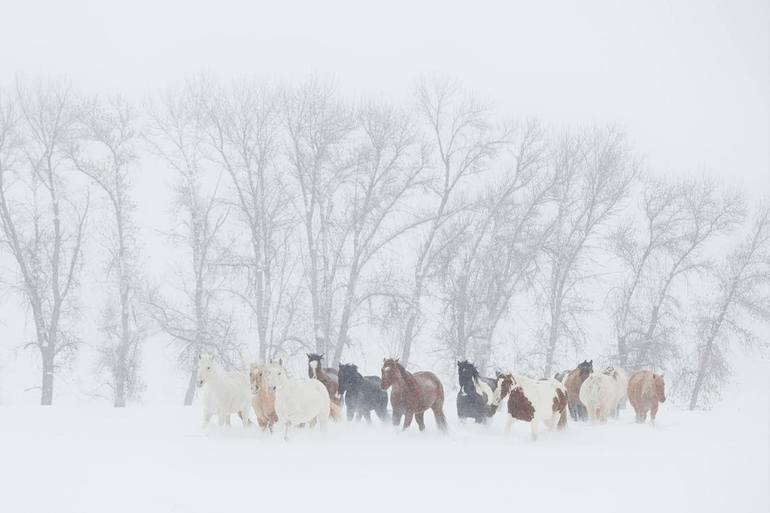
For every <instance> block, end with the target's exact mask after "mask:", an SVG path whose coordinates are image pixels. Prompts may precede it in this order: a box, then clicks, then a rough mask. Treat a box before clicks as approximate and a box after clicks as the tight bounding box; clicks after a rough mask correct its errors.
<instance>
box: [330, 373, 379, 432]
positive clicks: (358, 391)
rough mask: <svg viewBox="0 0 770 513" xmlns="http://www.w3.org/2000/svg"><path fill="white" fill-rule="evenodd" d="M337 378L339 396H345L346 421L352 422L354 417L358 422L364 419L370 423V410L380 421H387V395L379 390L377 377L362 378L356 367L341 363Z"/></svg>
mask: <svg viewBox="0 0 770 513" xmlns="http://www.w3.org/2000/svg"><path fill="white" fill-rule="evenodd" d="M337 376H338V378H339V385H340V388H339V392H340V395H341V396H342V395H344V396H345V406H346V408H347V414H348V421H351V420H353V416H354V415H355V416H357V418H358V420H361V419H362V418H364V419H366V421H367V422H371V420H372V413H371V412H372V410H374V412H375V413H376V414H377V416H378V417H379V418H380V420H382V421H385V420H387V418H388V393H387V392H385V391H384V390H382V389H381V388H380V378H379V377H377V376H366V377H364V376H362V375H361V373H360V372H358V367H356V366H355V365H353V364H352V363H349V364H342V363H341V364H340V367H339V372H338V373H337Z"/></svg>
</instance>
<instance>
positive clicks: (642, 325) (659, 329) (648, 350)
mask: <svg viewBox="0 0 770 513" xmlns="http://www.w3.org/2000/svg"><path fill="white" fill-rule="evenodd" d="M743 215H744V206H743V203H742V201H741V199H740V197H738V196H736V195H734V194H726V193H724V194H723V193H721V192H720V191H718V190H717V188H716V187H715V186H714V185H713V184H711V183H708V182H703V181H701V182H695V181H686V182H683V183H680V184H676V185H673V186H667V185H665V184H663V183H660V182H652V183H650V184H648V185H647V189H646V191H645V194H644V219H645V221H644V226H645V230H644V232H646V233H644V235H637V233H636V232H635V231H634V230H633V229H629V228H628V227H625V228H622V229H621V230H619V231H618V232H617V233H615V234H614V236H613V237H614V239H615V244H614V245H615V248H616V253H617V254H618V255H619V256H620V257H621V261H622V262H623V263H624V264H625V267H626V269H627V271H629V275H630V276H631V277H630V278H629V279H628V280H626V283H624V285H623V287H622V289H621V290H622V293H621V300H620V301H619V303H618V304H619V308H616V314H615V324H616V335H617V341H618V355H617V359H618V361H619V363H620V364H621V365H623V366H628V367H633V368H642V367H645V368H649V367H652V368H663V367H664V366H665V363H666V361H668V360H669V359H671V358H672V357H674V356H676V354H677V345H676V343H675V341H676V339H677V333H678V326H679V325H681V324H682V321H683V312H682V310H681V308H680V305H681V303H682V301H681V291H680V289H678V288H677V287H679V286H680V285H683V284H684V283H686V280H687V278H688V277H689V276H690V275H692V274H694V273H698V272H701V271H704V270H706V268H707V267H708V265H709V258H708V254H707V253H705V251H704V250H705V248H706V246H707V244H708V243H710V242H711V241H713V240H714V239H715V238H718V237H719V236H722V235H725V234H727V233H729V232H730V231H731V230H733V229H735V228H736V227H737V226H738V224H739V223H740V222H741V220H742V219H743ZM642 241H643V242H642Z"/></svg>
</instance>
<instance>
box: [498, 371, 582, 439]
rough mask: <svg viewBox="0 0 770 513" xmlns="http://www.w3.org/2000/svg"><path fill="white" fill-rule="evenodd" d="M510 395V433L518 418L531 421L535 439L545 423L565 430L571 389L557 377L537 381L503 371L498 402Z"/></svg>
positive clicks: (508, 425) (508, 405) (500, 376)
mask: <svg viewBox="0 0 770 513" xmlns="http://www.w3.org/2000/svg"><path fill="white" fill-rule="evenodd" d="M506 397H507V398H508V402H507V408H508V422H507V423H506V426H505V431H506V433H507V432H509V431H510V429H511V424H513V421H514V420H523V421H524V422H529V425H530V429H531V430H532V439H533V440H536V439H537V432H538V427H539V424H540V423H541V422H543V423H544V424H545V425H546V426H548V428H549V429H553V428H555V427H558V428H559V429H564V427H565V426H566V425H567V390H566V389H565V388H564V385H562V384H561V383H559V382H558V381H557V380H555V379H539V380H534V379H532V378H528V377H527V376H521V375H513V374H499V375H498V377H497V386H496V387H495V402H496V403H497V404H500V403H501V402H503V401H504V400H505V399H506Z"/></svg>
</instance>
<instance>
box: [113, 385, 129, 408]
mask: <svg viewBox="0 0 770 513" xmlns="http://www.w3.org/2000/svg"><path fill="white" fill-rule="evenodd" d="M113 406H115V408H125V407H126V380H125V378H124V377H118V378H117V379H116V380H115V394H114V397H113Z"/></svg>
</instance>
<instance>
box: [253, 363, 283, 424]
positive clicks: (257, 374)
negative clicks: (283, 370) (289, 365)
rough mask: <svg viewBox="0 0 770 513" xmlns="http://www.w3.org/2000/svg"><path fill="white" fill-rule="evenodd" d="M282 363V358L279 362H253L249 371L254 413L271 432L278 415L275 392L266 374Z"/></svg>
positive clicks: (260, 422)
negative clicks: (261, 363) (262, 363)
mask: <svg viewBox="0 0 770 513" xmlns="http://www.w3.org/2000/svg"><path fill="white" fill-rule="evenodd" d="M281 364H282V362H281V360H278V363H272V362H270V363H266V364H264V365H259V364H257V363H252V364H251V371H250V372H249V380H250V381H251V393H252V394H253V398H252V400H251V405H252V407H253V408H254V413H256V414H257V423H258V424H259V427H261V428H262V429H263V430H264V429H268V430H270V432H271V433H272V432H273V425H274V424H275V423H276V422H278V415H277V414H276V413H275V392H274V391H273V390H270V387H268V386H267V382H266V376H267V373H268V372H269V370H270V369H271V368H277V367H280V366H281Z"/></svg>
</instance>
